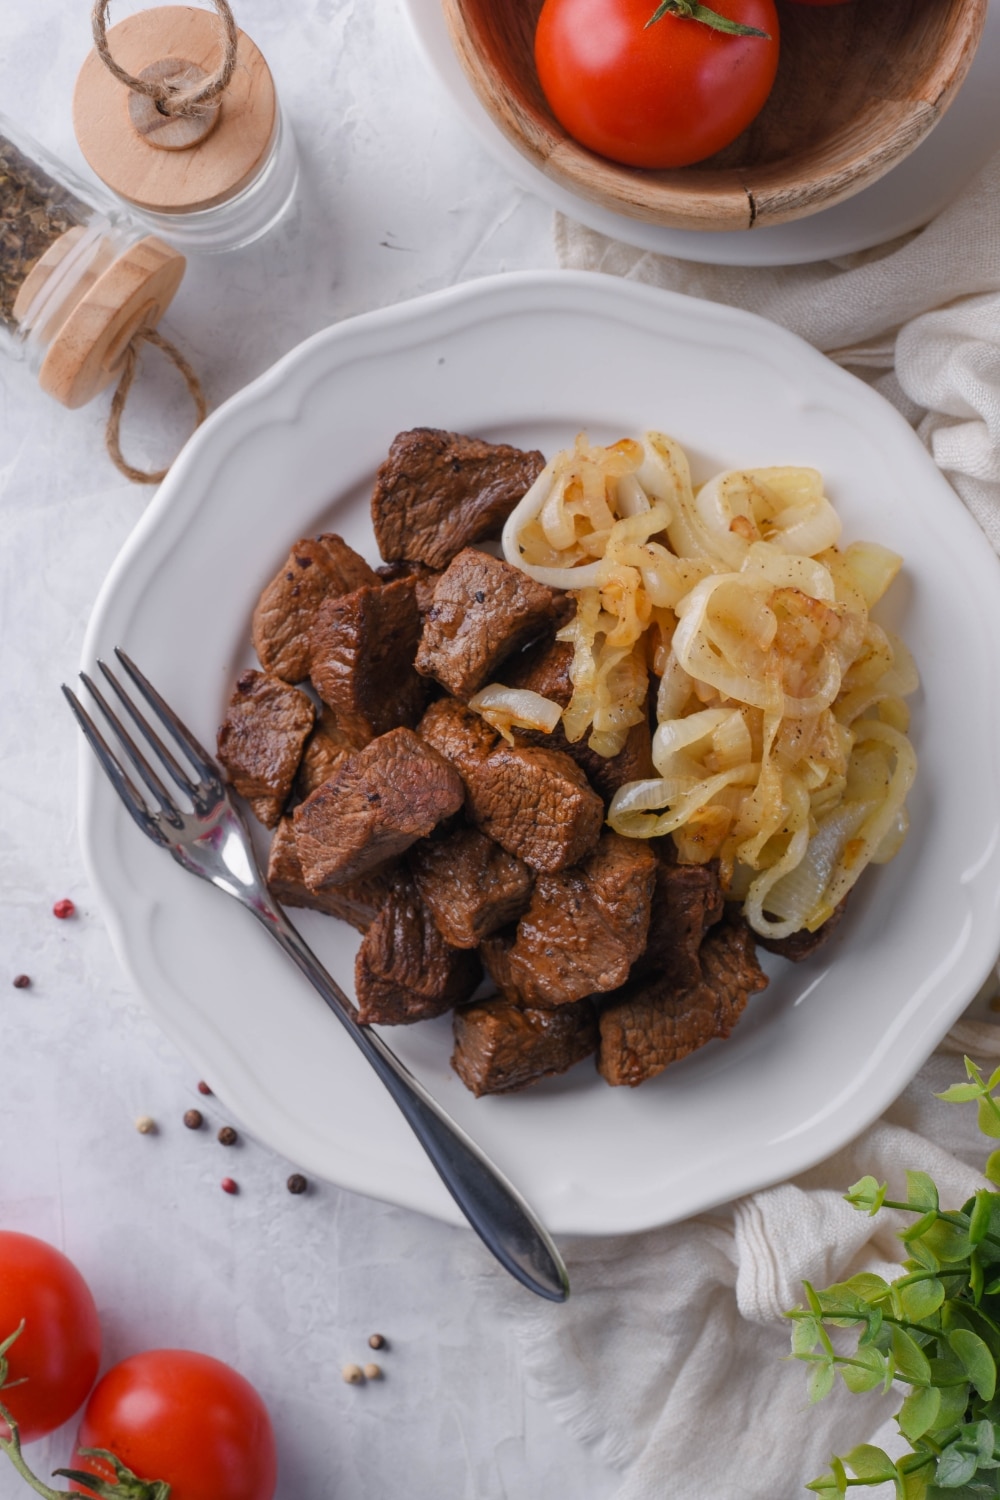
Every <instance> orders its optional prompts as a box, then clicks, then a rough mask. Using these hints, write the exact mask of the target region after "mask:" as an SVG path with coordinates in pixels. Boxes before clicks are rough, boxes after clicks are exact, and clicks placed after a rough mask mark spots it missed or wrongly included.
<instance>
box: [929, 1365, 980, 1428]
mask: <svg viewBox="0 0 1000 1500" xmlns="http://www.w3.org/2000/svg"><path fill="white" fill-rule="evenodd" d="M952 1378H954V1377H952ZM969 1395H970V1387H969V1386H967V1385H949V1386H945V1388H944V1389H943V1390H942V1391H941V1405H940V1407H939V1408H938V1414H937V1418H936V1420H935V1422H934V1426H933V1427H932V1428H931V1429H930V1431H931V1432H932V1433H944V1432H947V1431H948V1430H949V1428H951V1427H957V1426H958V1424H959V1423H960V1422H961V1421H962V1419H963V1417H964V1416H965V1413H966V1410H967V1409H968V1405H969Z"/></svg>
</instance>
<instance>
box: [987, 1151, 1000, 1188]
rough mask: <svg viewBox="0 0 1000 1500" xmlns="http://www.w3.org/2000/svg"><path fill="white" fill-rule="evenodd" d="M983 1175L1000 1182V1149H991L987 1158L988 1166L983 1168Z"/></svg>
mask: <svg viewBox="0 0 1000 1500" xmlns="http://www.w3.org/2000/svg"><path fill="white" fill-rule="evenodd" d="M983 1176H984V1177H985V1178H987V1180H988V1181H989V1182H997V1183H1000V1151H991V1152H990V1154H989V1156H988V1157H987V1158H986V1166H985V1167H984V1168H983Z"/></svg>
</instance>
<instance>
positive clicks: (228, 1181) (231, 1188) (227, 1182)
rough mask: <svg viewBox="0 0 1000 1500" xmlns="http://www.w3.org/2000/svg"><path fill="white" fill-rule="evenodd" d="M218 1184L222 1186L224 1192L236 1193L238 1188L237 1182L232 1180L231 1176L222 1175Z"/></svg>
mask: <svg viewBox="0 0 1000 1500" xmlns="http://www.w3.org/2000/svg"><path fill="white" fill-rule="evenodd" d="M219 1186H220V1187H221V1188H222V1191H223V1192H224V1193H238V1192H239V1190H240V1189H239V1184H238V1183H236V1182H234V1181H233V1179H232V1178H231V1177H223V1179H222V1181H221V1182H220V1184H219Z"/></svg>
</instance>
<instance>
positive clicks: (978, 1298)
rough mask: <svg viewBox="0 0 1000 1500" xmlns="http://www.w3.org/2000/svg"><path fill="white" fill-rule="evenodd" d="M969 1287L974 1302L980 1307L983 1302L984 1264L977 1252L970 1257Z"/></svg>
mask: <svg viewBox="0 0 1000 1500" xmlns="http://www.w3.org/2000/svg"><path fill="white" fill-rule="evenodd" d="M969 1287H970V1289H971V1291H972V1300H973V1302H974V1303H975V1304H976V1306H977V1307H978V1306H979V1304H980V1302H982V1300H983V1263H982V1261H981V1260H980V1259H979V1256H978V1255H977V1253H976V1251H975V1250H973V1252H972V1255H971V1256H970V1257H969Z"/></svg>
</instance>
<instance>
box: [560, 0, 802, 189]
mask: <svg viewBox="0 0 1000 1500" xmlns="http://www.w3.org/2000/svg"><path fill="white" fill-rule="evenodd" d="M709 3H711V8H712V9H713V10H715V11H716V12H717V13H718V14H719V15H721V16H724V17H725V18H726V19H727V20H731V21H737V22H739V23H740V24H742V25H744V26H753V27H756V28H757V29H758V30H760V31H764V32H766V33H767V36H766V37H759V36H732V35H729V34H727V33H725V32H720V31H715V30H713V29H712V28H711V27H710V26H707V25H706V24H705V23H704V22H702V21H697V20H695V19H694V18H693V17H689V16H678V15H672V14H667V15H664V16H662V17H661V18H660V20H658V21H654V22H653V24H652V25H650V26H647V24H646V23H647V22H648V21H649V19H650V17H651V16H652V14H653V12H654V10H655V8H656V0H545V4H544V5H543V7H542V12H541V15H540V16H539V18H538V27H537V30H536V32H535V66H536V68H537V70H538V78H539V82H540V83H541V85H542V89H543V91H544V93H545V97H546V99H547V100H548V102H549V105H550V107H551V109H552V112H553V114H554V115H555V117H556V119H557V120H558V121H559V123H560V124H561V125H562V126H563V128H564V129H565V130H566V131H567V132H568V133H569V134H570V135H571V136H573V138H574V139H575V140H577V141H579V142H580V144H581V145H583V146H586V147H588V149H589V150H591V151H596V152H597V154H598V155H599V156H607V157H610V158H611V160H612V161H617V162H623V163H624V164H625V165H626V166H631V167H652V168H656V167H685V166H689V165H690V164H691V163H692V162H696V161H703V160H704V158H705V157H706V156H711V155H713V153H714V152H716V151H721V149H722V147H723V146H727V145H728V144H729V142H730V141H732V140H735V138H736V137H737V136H738V135H739V134H740V132H741V131H742V130H745V129H746V127H747V125H749V124H750V121H751V120H753V119H754V118H755V116H756V115H758V114H759V113H760V111H761V109H763V107H764V103H765V101H766V99H767V96H768V94H769V93H770V92H771V85H772V84H773V83H774V75H775V72H776V71H777V67H778V15H777V11H776V10H775V7H774V0H718V3H717V4H716V3H714V0H709Z"/></svg>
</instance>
